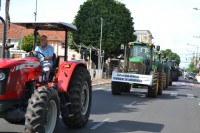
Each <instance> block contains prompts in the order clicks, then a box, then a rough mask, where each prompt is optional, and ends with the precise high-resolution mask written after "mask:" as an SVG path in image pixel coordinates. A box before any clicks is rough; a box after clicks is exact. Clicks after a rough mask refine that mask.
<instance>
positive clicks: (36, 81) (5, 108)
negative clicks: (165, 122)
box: [0, 17, 178, 133]
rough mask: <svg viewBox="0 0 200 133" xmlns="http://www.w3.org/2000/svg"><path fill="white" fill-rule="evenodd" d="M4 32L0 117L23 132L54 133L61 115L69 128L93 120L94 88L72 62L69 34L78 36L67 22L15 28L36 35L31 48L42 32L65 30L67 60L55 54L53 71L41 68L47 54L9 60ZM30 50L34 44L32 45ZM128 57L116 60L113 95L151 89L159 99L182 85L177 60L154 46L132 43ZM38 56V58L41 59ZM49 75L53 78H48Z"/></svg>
mask: <svg viewBox="0 0 200 133" xmlns="http://www.w3.org/2000/svg"><path fill="white" fill-rule="evenodd" d="M0 20H1V21H2V25H3V26H2V27H3V31H2V33H3V37H2V50H1V58H0V118H3V119H5V120H6V121H8V122H10V123H12V124H24V123H25V129H24V132H25V133H53V132H54V129H55V127H56V125H57V123H58V121H59V117H60V114H61V117H62V120H63V122H64V124H65V125H66V126H68V127H70V128H82V127H84V126H85V125H86V124H87V122H88V119H89V117H90V110H91V100H92V85H91V76H90V74H89V72H88V70H87V66H86V64H85V63H84V62H80V61H68V60H67V51H68V38H67V37H68V32H69V31H76V30H77V29H76V27H75V26H74V25H71V24H68V23H62V22H59V23H44V22H43V23H39V22H34V23H32V22H30V23H14V24H16V25H19V26H22V27H25V28H27V29H33V30H34V42H33V49H34V48H35V47H36V42H37V35H38V34H39V33H38V31H40V30H50V31H64V32H65V44H64V45H65V46H64V48H65V52H64V56H58V57H56V55H55V54H54V56H53V58H52V61H53V68H52V69H49V68H48V67H41V65H40V64H41V59H40V58H39V57H44V58H45V55H44V54H42V53H40V52H37V51H32V52H30V54H29V56H27V57H25V58H18V59H11V58H6V57H7V56H6V53H7V52H8V50H9V48H11V47H12V46H8V45H7V44H6V29H7V26H6V23H5V21H4V19H3V18H2V17H0ZM30 45H31V44H30ZM124 51H125V52H124V55H123V56H119V58H117V59H112V60H111V62H112V63H113V65H111V69H112V82H111V89H112V94H113V95H120V94H121V93H123V92H130V89H131V88H132V87H133V88H142V87H146V88H147V95H148V96H149V97H157V95H161V94H162V92H163V90H165V89H166V88H167V87H168V86H169V85H172V81H177V80H178V71H177V69H176V68H175V67H174V65H175V61H170V60H168V59H167V57H166V55H163V54H162V53H161V52H160V46H155V45H154V44H152V43H144V42H130V43H129V44H128V45H127V46H125V48H124ZM38 55H40V56H38ZM48 71H50V75H49V79H47V78H46V76H47V73H48Z"/></svg>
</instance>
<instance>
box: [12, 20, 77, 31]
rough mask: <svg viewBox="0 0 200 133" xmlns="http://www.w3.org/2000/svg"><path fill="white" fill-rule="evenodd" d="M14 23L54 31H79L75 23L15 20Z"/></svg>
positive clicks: (28, 27) (29, 27)
mask: <svg viewBox="0 0 200 133" xmlns="http://www.w3.org/2000/svg"><path fill="white" fill-rule="evenodd" d="M13 24H16V25H20V26H23V27H26V28H27V29H35V28H37V29H38V30H54V31H66V30H67V31H77V28H76V26H75V25H73V24H69V23H65V22H14V23H13Z"/></svg>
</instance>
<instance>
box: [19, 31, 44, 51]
mask: <svg viewBox="0 0 200 133" xmlns="http://www.w3.org/2000/svg"><path fill="white" fill-rule="evenodd" d="M33 40H34V35H33V34H29V35H27V36H24V37H23V38H22V44H19V45H18V49H20V45H21V48H22V50H24V51H26V52H30V51H32V49H33ZM36 44H37V45H39V44H40V35H38V36H37V42H36Z"/></svg>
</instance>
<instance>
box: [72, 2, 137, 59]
mask: <svg viewBox="0 0 200 133" xmlns="http://www.w3.org/2000/svg"><path fill="white" fill-rule="evenodd" d="M101 18H103V37H102V38H103V40H102V50H105V54H106V55H107V56H110V55H119V54H120V52H121V53H122V52H123V51H122V50H120V46H121V44H128V42H130V41H134V40H135V39H136V36H135V35H133V33H134V28H133V24H134V23H133V18H132V17H131V13H130V11H129V9H127V8H126V7H125V5H124V4H122V3H120V2H118V1H116V0H87V1H86V2H84V4H83V5H81V6H80V10H79V11H78V13H77V15H76V16H75V20H74V24H75V25H76V26H77V28H78V32H76V33H74V34H73V41H75V42H76V44H80V43H83V44H84V45H86V46H89V45H92V46H94V47H98V48H99V45H100V41H99V40H100V31H101ZM71 48H74V49H76V48H75V47H74V46H71ZM92 57H95V56H92ZM93 59H94V58H93Z"/></svg>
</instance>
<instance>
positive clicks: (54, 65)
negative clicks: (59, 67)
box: [52, 53, 56, 69]
mask: <svg viewBox="0 0 200 133" xmlns="http://www.w3.org/2000/svg"><path fill="white" fill-rule="evenodd" d="M52 61H53V66H52V67H53V68H54V69H55V68H56V54H55V53H53V57H52Z"/></svg>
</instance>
